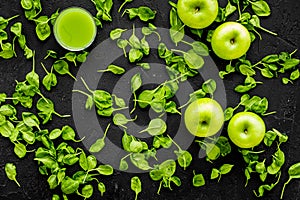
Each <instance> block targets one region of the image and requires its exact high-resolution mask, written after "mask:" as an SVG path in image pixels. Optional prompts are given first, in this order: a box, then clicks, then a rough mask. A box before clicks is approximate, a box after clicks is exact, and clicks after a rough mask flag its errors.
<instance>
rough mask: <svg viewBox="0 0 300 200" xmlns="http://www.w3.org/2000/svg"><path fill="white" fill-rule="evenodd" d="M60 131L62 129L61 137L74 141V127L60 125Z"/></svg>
mask: <svg viewBox="0 0 300 200" xmlns="http://www.w3.org/2000/svg"><path fill="white" fill-rule="evenodd" d="M61 131H62V133H61V136H62V139H64V140H73V141H75V135H76V134H75V131H74V129H73V128H72V127H71V126H69V125H65V126H63V127H62V130H61Z"/></svg>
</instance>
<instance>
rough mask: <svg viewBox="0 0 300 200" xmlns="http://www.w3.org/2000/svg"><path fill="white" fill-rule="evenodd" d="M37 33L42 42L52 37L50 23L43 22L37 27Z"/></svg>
mask: <svg viewBox="0 0 300 200" xmlns="http://www.w3.org/2000/svg"><path fill="white" fill-rule="evenodd" d="M35 32H36V34H37V36H38V38H39V39H40V40H41V41H44V40H46V39H47V38H48V37H49V36H50V35H51V28H50V26H49V24H48V22H41V23H38V25H37V26H36V27H35Z"/></svg>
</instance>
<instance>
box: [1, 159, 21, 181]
mask: <svg viewBox="0 0 300 200" xmlns="http://www.w3.org/2000/svg"><path fill="white" fill-rule="evenodd" d="M4 170H5V174H6V176H7V178H8V179H9V180H12V181H15V183H16V184H17V185H18V186H19V187H20V184H19V183H18V181H17V179H16V176H17V168H16V165H15V164H13V163H6V164H5V167H4Z"/></svg>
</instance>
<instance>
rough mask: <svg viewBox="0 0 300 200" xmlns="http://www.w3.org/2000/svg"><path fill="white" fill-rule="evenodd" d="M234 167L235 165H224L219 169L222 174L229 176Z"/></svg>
mask: <svg viewBox="0 0 300 200" xmlns="http://www.w3.org/2000/svg"><path fill="white" fill-rule="evenodd" d="M232 167H233V165H231V164H223V165H222V166H221V167H220V169H219V171H220V174H228V173H229V172H230V171H231V169H232Z"/></svg>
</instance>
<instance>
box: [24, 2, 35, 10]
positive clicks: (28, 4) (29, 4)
mask: <svg viewBox="0 0 300 200" xmlns="http://www.w3.org/2000/svg"><path fill="white" fill-rule="evenodd" d="M33 4H34V2H33V1H32V0H21V6H22V8H24V9H25V10H30V9H31V8H32V7H33Z"/></svg>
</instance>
